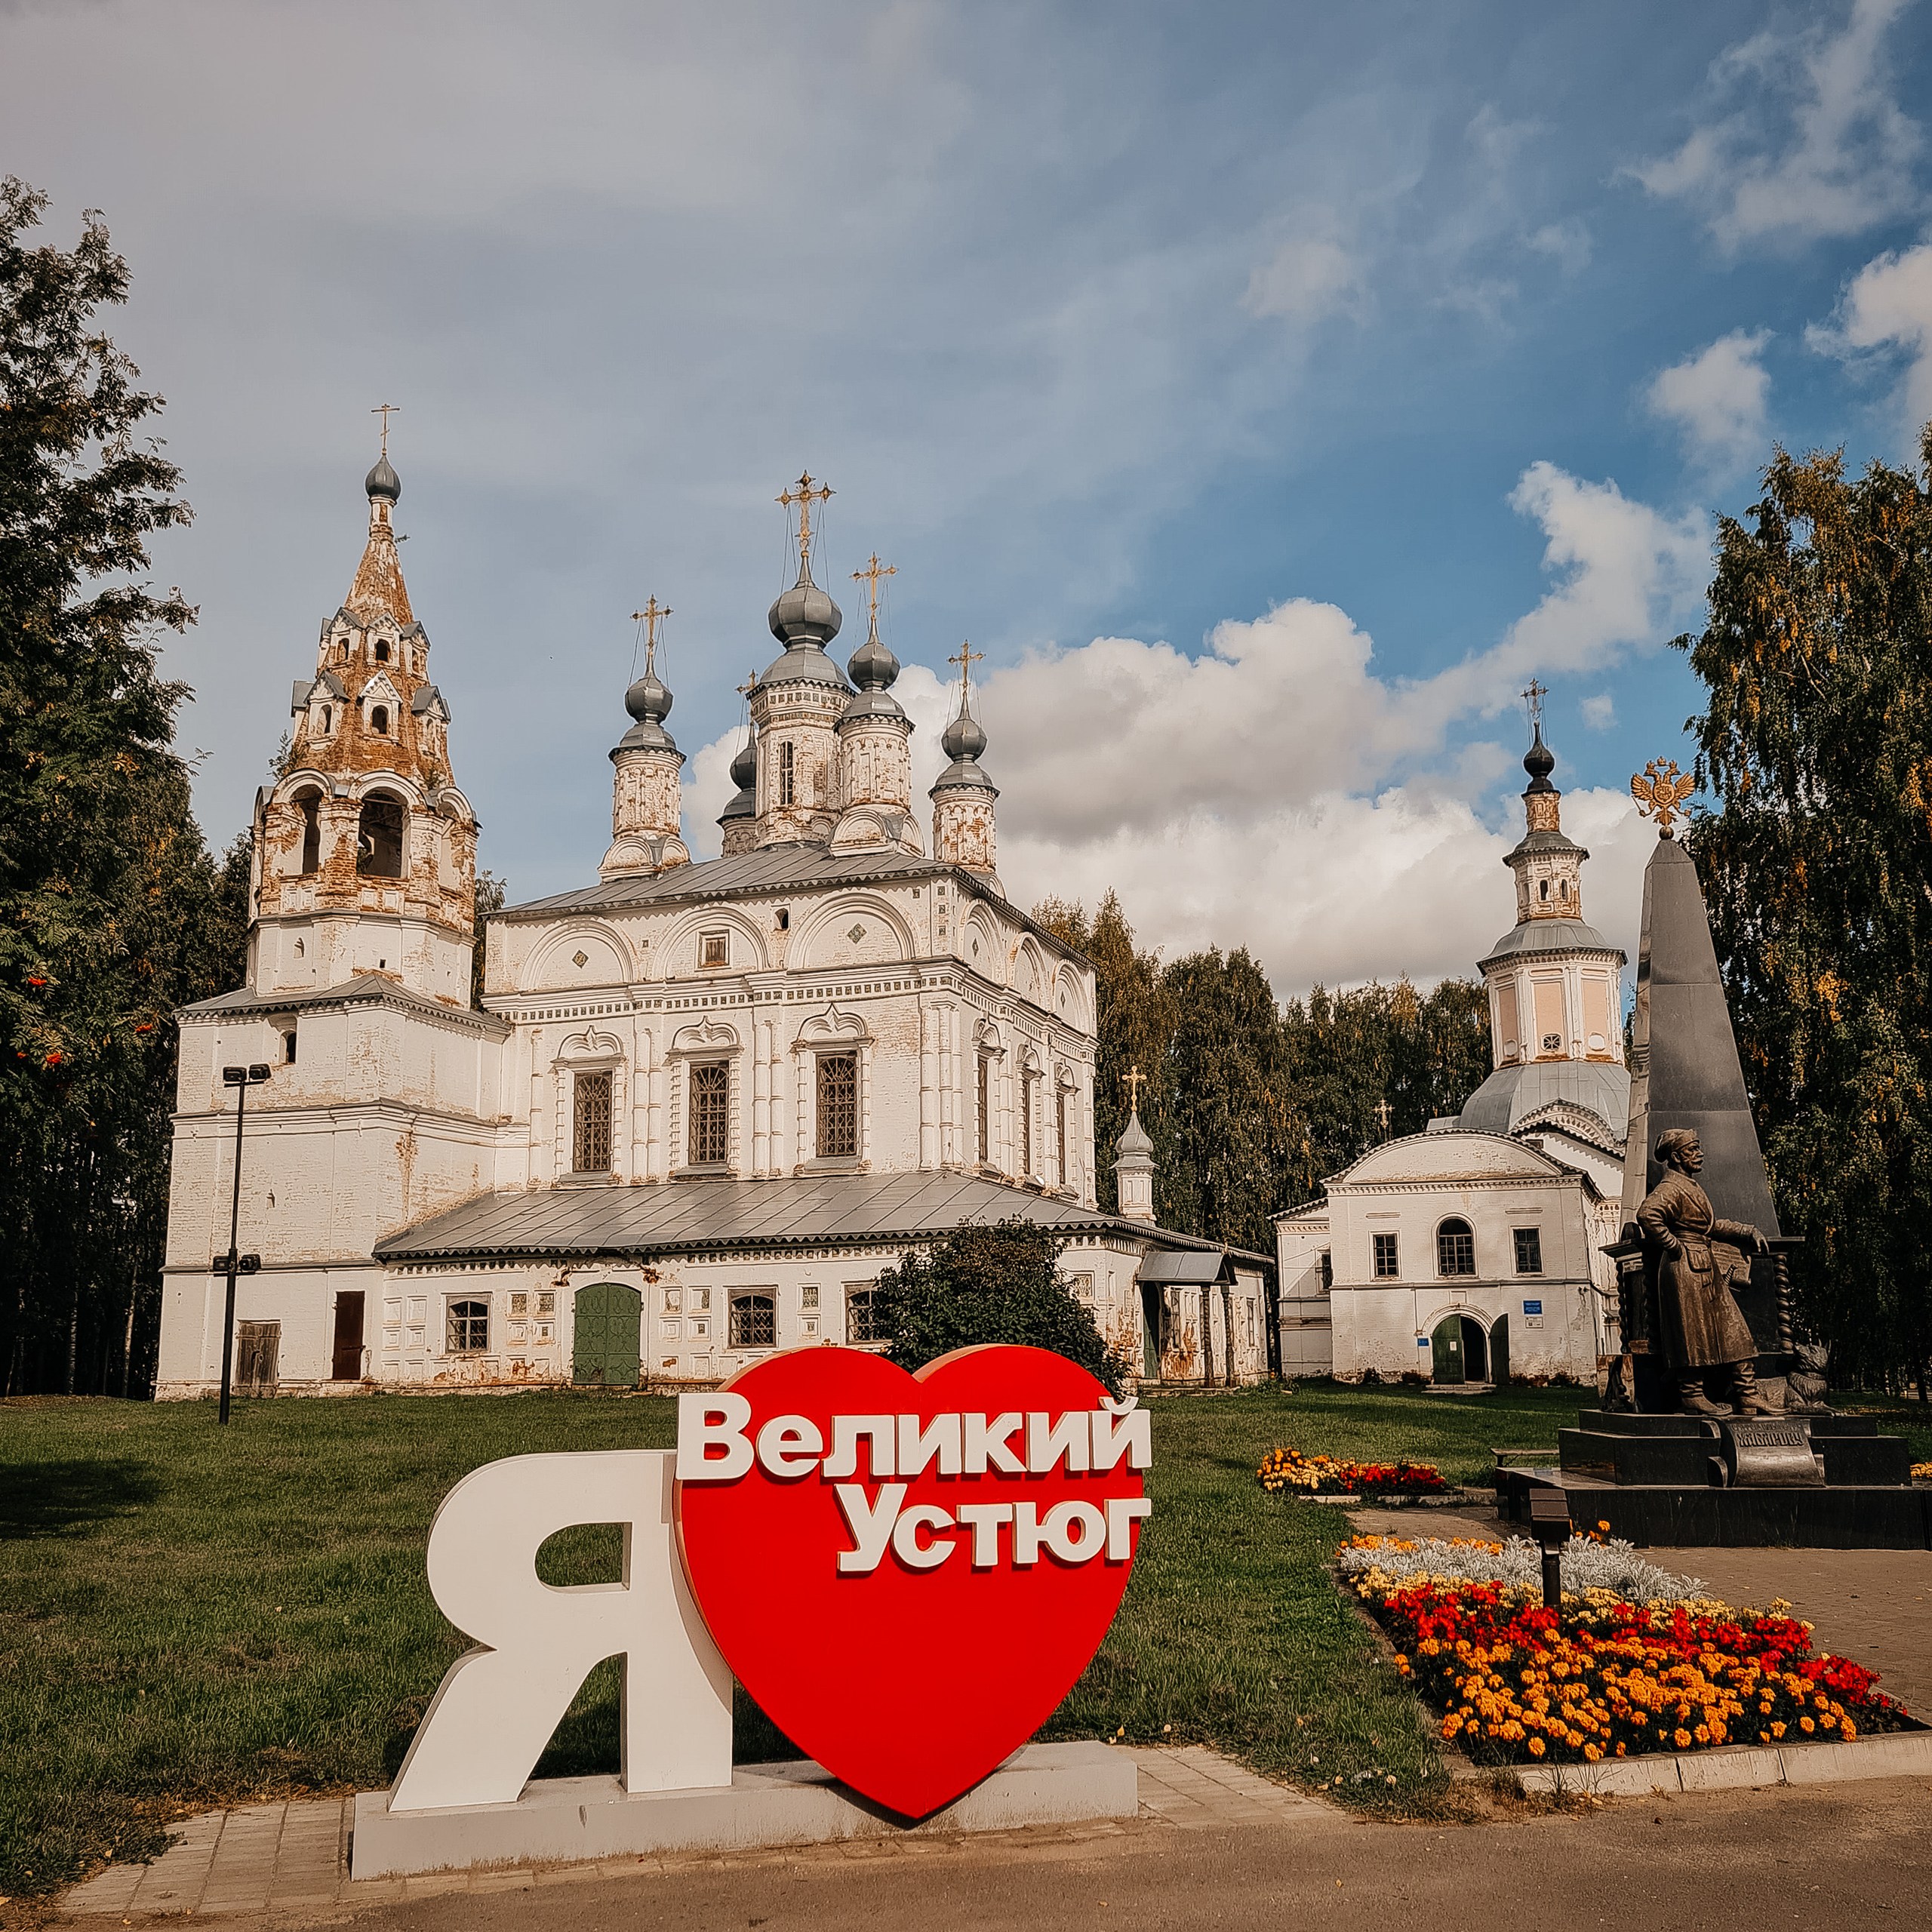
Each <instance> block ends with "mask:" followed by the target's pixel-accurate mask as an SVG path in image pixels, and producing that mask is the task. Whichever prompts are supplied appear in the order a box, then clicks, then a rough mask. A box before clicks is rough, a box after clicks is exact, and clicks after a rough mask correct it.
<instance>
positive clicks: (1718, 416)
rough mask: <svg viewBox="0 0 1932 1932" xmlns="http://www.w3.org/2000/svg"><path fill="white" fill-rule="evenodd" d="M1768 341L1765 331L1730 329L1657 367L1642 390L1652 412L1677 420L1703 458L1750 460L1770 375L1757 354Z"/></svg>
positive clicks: (1760, 442) (1760, 438) (1728, 462)
mask: <svg viewBox="0 0 1932 1932" xmlns="http://www.w3.org/2000/svg"><path fill="white" fill-rule="evenodd" d="M1770 339H1771V336H1770V331H1769V330H1768V329H1759V330H1758V331H1756V332H1755V334H1753V333H1747V332H1746V331H1744V330H1743V329H1734V330H1732V331H1731V332H1730V334H1728V335H1726V336H1720V337H1718V340H1716V341H1715V342H1714V343H1712V344H1711V345H1710V346H1709V348H1708V349H1700V350H1699V351H1698V352H1697V354H1696V355H1693V356H1690V357H1689V358H1687V359H1686V360H1684V361H1681V362H1678V363H1674V364H1672V366H1671V367H1670V368H1668V369H1665V370H1663V371H1660V372H1659V374H1658V375H1657V378H1656V380H1654V381H1653V382H1652V383H1651V386H1650V388H1649V389H1648V390H1647V392H1646V396H1645V399H1646V401H1647V402H1648V403H1649V405H1650V408H1651V414H1653V415H1655V416H1660V417H1663V418H1664V419H1665V420H1666V421H1669V422H1672V423H1675V424H1676V425H1677V426H1678V428H1679V429H1681V430H1682V431H1683V432H1684V438H1685V439H1686V441H1687V442H1688V443H1689V444H1690V448H1691V451H1692V452H1693V454H1694V455H1696V456H1697V457H1699V458H1700V460H1703V461H1704V462H1706V463H1710V464H1712V465H1713V466H1721V467H1723V466H1732V465H1735V464H1738V463H1746V462H1749V460H1751V458H1752V457H1753V456H1754V455H1755V454H1757V453H1758V452H1759V451H1761V450H1762V448H1763V447H1764V433H1765V431H1764V411H1765V401H1766V398H1767V397H1768V395H1770V386H1771V379H1770V375H1769V374H1768V373H1767V371H1766V370H1765V368H1764V364H1763V363H1762V362H1761V361H1759V360H1758V358H1759V357H1760V356H1761V355H1763V354H1764V345H1765V344H1766V343H1767V342H1769V341H1770Z"/></svg>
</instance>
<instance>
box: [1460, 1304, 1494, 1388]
mask: <svg viewBox="0 0 1932 1932" xmlns="http://www.w3.org/2000/svg"><path fill="white" fill-rule="evenodd" d="M1462 1323H1463V1380H1464V1381H1465V1382H1487V1380H1489V1337H1487V1335H1485V1334H1484V1333H1483V1327H1482V1324H1481V1322H1480V1321H1477V1320H1476V1319H1475V1318H1474V1317H1473V1316H1472V1315H1464V1316H1463V1317H1462Z"/></svg>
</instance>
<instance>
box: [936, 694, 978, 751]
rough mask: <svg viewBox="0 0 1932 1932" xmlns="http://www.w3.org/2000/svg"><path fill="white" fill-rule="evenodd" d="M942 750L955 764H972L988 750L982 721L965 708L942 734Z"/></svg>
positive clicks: (962, 707) (962, 708)
mask: <svg viewBox="0 0 1932 1932" xmlns="http://www.w3.org/2000/svg"><path fill="white" fill-rule="evenodd" d="M939 746H940V750H941V751H943V752H945V754H946V756H947V757H948V758H951V759H952V761H953V762H954V763H955V764H972V763H973V762H974V761H975V760H976V759H977V758H978V757H979V755H980V753H981V752H983V751H984V750H985V749H986V733H985V732H984V731H983V730H981V728H980V721H979V720H978V719H977V718H975V717H974V715H973V714H972V713H971V712H970V711H968V710H967V709H965V708H964V706H961V709H960V712H959V715H958V717H957V718H955V719H954V720H953V721H952V723H951V724H949V725H948V726H947V727H946V729H945V730H944V731H943V732H941V733H940V740H939Z"/></svg>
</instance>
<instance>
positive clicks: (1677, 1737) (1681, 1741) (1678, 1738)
mask: <svg viewBox="0 0 1932 1932" xmlns="http://www.w3.org/2000/svg"><path fill="white" fill-rule="evenodd" d="M1671 1742H1672V1743H1673V1744H1675V1746H1677V1748H1678V1750H1680V1751H1687V1750H1689V1749H1690V1733H1689V1732H1688V1731H1687V1730H1685V1729H1684V1727H1683V1726H1682V1725H1681V1724H1680V1725H1678V1727H1677V1729H1676V1730H1674V1731H1672V1733H1671Z"/></svg>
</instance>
